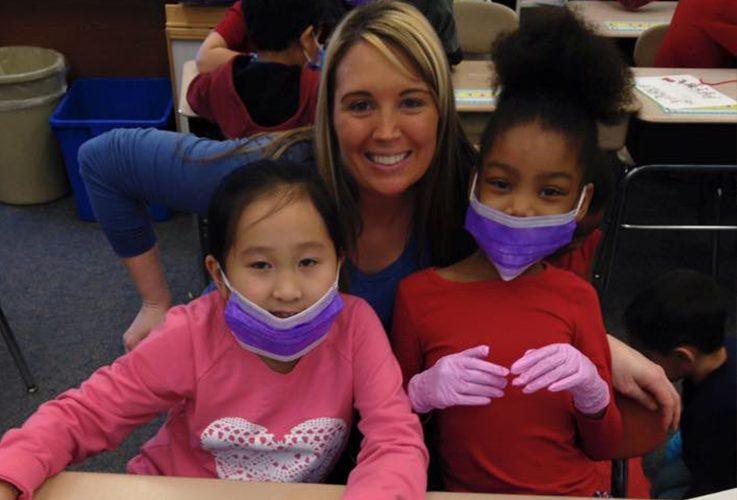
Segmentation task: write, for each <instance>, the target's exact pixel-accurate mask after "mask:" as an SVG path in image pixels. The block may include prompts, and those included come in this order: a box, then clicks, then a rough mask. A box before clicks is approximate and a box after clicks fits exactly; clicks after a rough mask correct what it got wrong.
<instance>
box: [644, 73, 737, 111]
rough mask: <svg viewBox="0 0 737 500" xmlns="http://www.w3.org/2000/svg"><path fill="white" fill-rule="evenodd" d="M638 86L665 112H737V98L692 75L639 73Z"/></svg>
mask: <svg viewBox="0 0 737 500" xmlns="http://www.w3.org/2000/svg"><path fill="white" fill-rule="evenodd" d="M635 87H636V88H637V90H639V91H640V92H642V93H643V94H645V95H646V96H648V97H649V98H651V99H652V100H654V101H655V102H656V103H658V105H659V106H660V107H661V108H663V110H664V111H665V112H666V113H725V112H726V113H730V114H731V113H732V112H737V101H735V100H734V99H732V98H730V97H728V96H726V95H724V94H722V93H721V92H719V91H718V90H716V89H715V88H714V87H712V86H710V85H707V84H705V83H701V82H700V81H699V79H698V78H696V77H695V76H693V75H667V76H641V77H636V78H635Z"/></svg>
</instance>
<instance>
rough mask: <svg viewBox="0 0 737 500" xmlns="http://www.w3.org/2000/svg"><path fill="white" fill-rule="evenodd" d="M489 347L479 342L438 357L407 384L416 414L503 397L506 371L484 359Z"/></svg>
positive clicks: (485, 402) (486, 401) (478, 404)
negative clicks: (471, 346) (457, 351)
mask: <svg viewBox="0 0 737 500" xmlns="http://www.w3.org/2000/svg"><path fill="white" fill-rule="evenodd" d="M488 355H489V346H486V345H480V346H477V347H474V348H472V349H467V350H465V351H463V352H459V353H456V354H450V355H448V356H444V357H442V358H440V359H439V360H438V361H437V363H435V364H434V365H433V366H432V367H431V368H428V369H427V370H425V371H424V372H422V373H418V374H417V375H415V376H414V377H412V379H411V380H410V381H409V384H407V393H408V394H409V400H410V402H411V403H412V409H413V410H414V411H415V412H416V413H427V412H428V411H430V410H433V409H442V408H447V407H449V406H456V405H465V406H481V405H487V404H489V403H490V402H491V398H500V397H502V396H504V392H503V391H502V389H504V388H505V387H506V386H507V375H509V370H507V369H506V368H504V367H503V366H499V365H495V364H493V363H489V362H488V361H485V360H484V358H486V357H487V356H488Z"/></svg>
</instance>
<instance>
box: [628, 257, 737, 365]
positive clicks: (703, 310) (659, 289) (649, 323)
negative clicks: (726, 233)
mask: <svg viewBox="0 0 737 500" xmlns="http://www.w3.org/2000/svg"><path fill="white" fill-rule="evenodd" d="M727 307H728V306H727V299H726V297H725V293H724V292H723V290H721V289H720V288H719V286H718V285H717V284H716V283H715V282H714V280H713V279H712V278H711V277H709V276H706V275H704V274H701V273H698V272H696V271H692V270H690V269H676V270H675V271H671V272H669V273H667V274H665V275H663V276H661V277H660V278H658V279H657V280H655V281H654V282H653V283H652V284H651V285H650V286H649V287H648V288H646V289H645V290H643V291H641V292H640V293H638V294H637V295H636V296H635V298H634V299H633V300H632V303H631V304H630V305H629V307H627V310H626V311H625V313H624V323H625V328H626V329H627V335H628V336H629V338H630V339H631V340H632V342H633V344H634V345H635V346H637V347H638V348H641V349H643V350H646V351H654V352H657V353H659V354H662V355H667V354H668V353H670V352H671V351H672V350H673V349H675V348H676V347H679V346H682V345H690V346H693V347H696V348H697V349H698V350H699V351H701V352H702V353H705V354H706V353H711V352H714V351H716V350H717V349H719V348H720V347H721V346H722V344H723V343H724V335H725V328H726V321H727Z"/></svg>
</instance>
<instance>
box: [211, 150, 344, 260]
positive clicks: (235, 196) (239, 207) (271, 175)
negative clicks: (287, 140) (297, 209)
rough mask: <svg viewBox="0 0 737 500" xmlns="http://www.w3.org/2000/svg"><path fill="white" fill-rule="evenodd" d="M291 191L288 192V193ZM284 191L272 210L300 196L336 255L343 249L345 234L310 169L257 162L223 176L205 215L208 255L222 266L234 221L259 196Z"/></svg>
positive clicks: (333, 206)
mask: <svg viewBox="0 0 737 500" xmlns="http://www.w3.org/2000/svg"><path fill="white" fill-rule="evenodd" d="M290 188H291V189H290ZM278 189H286V190H287V192H286V194H285V198H284V199H283V200H281V202H280V203H279V204H278V205H277V206H276V207H275V210H278V209H279V208H281V207H283V206H285V205H287V204H288V203H290V202H291V201H292V200H294V199H295V198H297V197H299V196H300V195H302V196H306V197H308V198H309V199H310V201H311V202H312V204H313V205H314V206H315V208H316V209H317V211H318V212H319V213H320V215H321V216H322V219H323V221H324V222H325V226H326V227H327V229H328V234H330V239H331V240H332V241H333V244H334V245H335V251H336V253H337V254H338V255H340V254H342V252H343V249H344V248H345V230H344V228H343V225H342V223H341V222H340V218H339V217H338V209H337V206H336V204H335V201H334V200H333V198H332V197H331V196H330V195H329V194H328V192H327V189H325V186H324V184H323V182H322V179H321V178H320V176H318V175H317V172H315V170H314V169H313V168H310V167H308V166H305V165H302V164H300V163H295V162H292V161H287V160H258V161H255V162H253V163H249V164H248V165H247V166H245V167H241V168H238V169H236V170H234V171H232V172H231V173H230V174H228V175H227V176H225V177H224V178H223V180H222V181H220V184H219V185H218V187H217V188H216V189H215V192H214V193H213V195H212V199H211V200H210V206H209V208H208V211H207V237H208V243H209V253H210V254H212V256H213V257H215V259H216V260H217V261H218V262H219V263H220V265H221V266H223V267H224V266H225V261H226V258H227V256H228V252H229V251H230V249H231V248H232V246H233V245H234V244H235V240H236V231H237V228H238V221H239V220H240V218H241V214H243V211H244V210H245V209H246V207H247V206H248V205H250V204H251V203H253V202H254V201H255V200H256V199H258V198H259V197H260V196H262V195H264V194H267V193H270V192H274V191H276V190H278Z"/></svg>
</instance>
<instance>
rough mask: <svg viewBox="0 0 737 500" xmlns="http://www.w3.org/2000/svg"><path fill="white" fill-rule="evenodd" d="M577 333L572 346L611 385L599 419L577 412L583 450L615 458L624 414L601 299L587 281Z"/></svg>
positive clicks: (581, 298) (579, 302)
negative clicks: (614, 384) (616, 394)
mask: <svg viewBox="0 0 737 500" xmlns="http://www.w3.org/2000/svg"><path fill="white" fill-rule="evenodd" d="M578 311H579V312H580V313H579V315H578V318H577V320H576V332H575V334H574V339H573V346H574V347H575V348H577V349H578V350H579V351H581V353H583V354H584V355H585V356H586V357H588V358H589V359H590V360H591V362H592V363H594V365H595V366H596V369H597V371H598V372H599V376H600V377H601V378H602V379H604V381H605V382H606V384H607V386H608V388H609V405H608V406H607V407H606V409H605V410H604V414H603V415H602V416H601V417H600V418H597V419H592V418H589V417H587V416H586V415H584V414H582V413H580V412H576V423H577V425H578V430H579V432H580V433H581V439H582V443H583V449H584V451H585V452H586V454H587V455H589V456H590V457H591V458H592V459H594V460H605V459H609V458H612V457H613V456H614V454H615V452H616V450H617V449H618V446H619V442H620V441H621V439H622V436H623V427H622V415H621V413H620V411H619V408H617V405H616V403H615V401H614V392H613V387H612V359H611V355H610V353H609V344H608V343H607V339H606V330H605V328H604V321H603V319H602V317H601V308H600V306H599V298H598V297H597V295H596V291H595V290H594V288H593V287H591V286H590V285H588V284H586V286H585V287H584V288H583V289H582V294H581V296H580V297H579V300H578Z"/></svg>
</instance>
